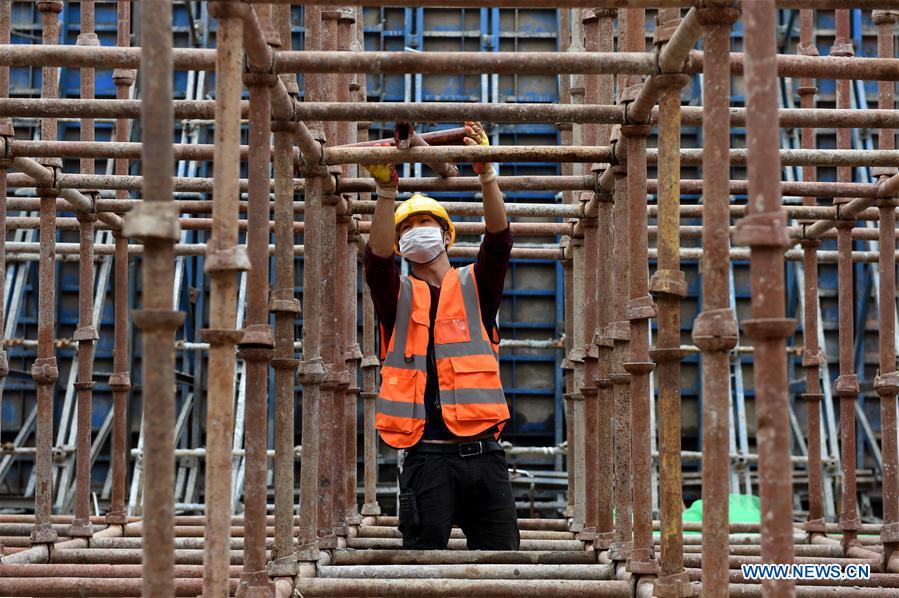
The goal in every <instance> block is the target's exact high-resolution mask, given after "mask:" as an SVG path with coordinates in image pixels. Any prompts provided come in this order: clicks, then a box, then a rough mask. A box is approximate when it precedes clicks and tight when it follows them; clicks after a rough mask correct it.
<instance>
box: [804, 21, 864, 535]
mask: <svg viewBox="0 0 899 598" xmlns="http://www.w3.org/2000/svg"><path fill="white" fill-rule="evenodd" d="M831 54H834V55H837V56H843V57H848V58H851V57H853V56H854V50H853V44H852V38H851V33H850V25H849V12H848V11H846V10H839V11H837V13H836V37H835V38H834V43H833V47H832V48H831ZM836 85H837V89H836V102H837V107H839V108H848V107H849V106H850V103H851V82H850V81H848V80H846V79H840V80H838V81H837V84H836ZM846 133H847V131H843V130H839V131H837V147H838V148H841V149H844V148H845V149H848V148H850V147H851V144H852V138H851V135H847V134H846ZM837 180H838V181H840V182H844V183H845V182H849V181H851V180H852V170H851V169H850V168H846V167H843V168H838V169H837ZM857 201H858V200H856V202H857ZM871 203H873V202H871ZM847 207H848V206H847ZM866 207H867V206H866ZM841 208H842V206H838V207H837V214H838V216H839V218H840V219H839V220H837V222H836V228H837V252H838V254H839V261H838V262H837V278H838V283H839V284H838V291H837V292H838V308H839V322H840V326H839V335H838V339H839V357H840V363H839V368H840V370H839V372H840V373H839V376H837V379H836V381H835V382H834V394H835V395H836V396H838V397H839V399H840V448H841V455H840V465H841V467H842V474H843V475H842V482H843V487H842V496H841V501H840V531H841V532H842V534H843V535H842V539H841V543H842V545H843V550H844V551H847V552H848V550H849V549H850V548H851V547H853V546H854V545H855V544H856V538H857V535H858V526H859V524H860V523H861V521H860V520H859V515H858V505H857V496H856V473H855V461H856V451H855V442H856V430H855V401H856V399H857V398H858V393H859V385H858V376H857V375H856V373H855V359H854V346H855V329H854V312H855V305H854V289H853V281H852V276H853V275H852V270H853V266H852V257H851V256H852V238H851V236H850V234H849V231H850V230H851V228H852V225H853V224H854V222H853V221H852V220H851V218H852V216H851V214H847V213H845V212H847V211H850V210H845V211H844V210H842V209H841ZM809 228H812V227H809ZM850 468H851V470H850Z"/></svg>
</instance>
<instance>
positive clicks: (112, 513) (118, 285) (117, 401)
mask: <svg viewBox="0 0 899 598" xmlns="http://www.w3.org/2000/svg"><path fill="white" fill-rule="evenodd" d="M116 8H117V15H116V16H117V24H116V27H117V29H116V38H117V40H116V42H117V45H118V46H119V47H124V46H128V45H129V44H130V39H131V4H130V3H129V2H120V3H118V4H117V5H116ZM134 80H135V72H134V71H125V70H118V71H116V72H115V73H114V74H113V82H114V83H115V86H116V98H117V99H119V100H124V99H126V98H128V96H129V90H130V88H131V85H132V84H133V83H134ZM129 125H130V123H129V122H128V120H127V119H126V118H119V119H117V120H116V124H115V140H116V141H117V142H119V143H123V142H126V141H128V136H129V134H130V126H129ZM114 168H115V175H116V176H125V175H127V174H128V160H126V159H121V160H116V161H115V166H114ZM127 199H128V192H127V191H125V190H117V191H116V201H118V202H121V201H124V200H127ZM94 206H95V207H96V202H94ZM114 237H115V260H114V267H115V272H114V274H113V276H114V291H113V293H114V295H113V310H114V312H115V324H114V331H113V337H114V343H113V368H112V369H113V372H112V374H110V376H109V387H110V389H111V390H112V397H113V424H112V428H113V430H112V488H111V496H110V501H109V511H108V512H107V514H106V522H107V523H109V524H119V525H123V524H124V523H125V521H126V519H125V476H126V463H127V462H128V456H127V455H126V454H125V451H126V450H127V448H126V445H127V442H128V436H127V429H126V427H127V423H126V415H127V413H126V411H127V400H128V392H129V391H130V390H131V377H130V373H129V371H128V315H129V309H128V238H127V237H125V236H124V235H122V232H121V229H119V230H117V231H116V232H115V233H114Z"/></svg>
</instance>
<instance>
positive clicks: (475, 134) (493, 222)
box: [462, 121, 509, 233]
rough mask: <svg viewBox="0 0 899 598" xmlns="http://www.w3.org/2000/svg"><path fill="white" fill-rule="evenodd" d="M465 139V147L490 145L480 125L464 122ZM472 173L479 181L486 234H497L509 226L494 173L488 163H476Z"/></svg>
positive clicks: (491, 165)
mask: <svg viewBox="0 0 899 598" xmlns="http://www.w3.org/2000/svg"><path fill="white" fill-rule="evenodd" d="M465 129H466V135H467V136H466V137H464V138H463V139H462V141H463V143H465V145H490V140H489V139H488V137H487V133H485V132H484V128H483V127H482V126H481V123H478V122H473V121H466V123H465ZM473 166H474V171H475V172H476V173H478V176H479V177H480V179H481V191H482V193H483V197H484V225H485V226H486V227H487V232H490V233H499V232H502V231H504V230H506V228H507V227H508V226H509V220H508V219H507V218H506V204H505V203H504V202H503V194H502V192H501V191H500V190H499V185H498V184H497V182H496V171H495V170H493V164H491V163H490V162H483V163H481V162H476V163H475V164H474V165H473Z"/></svg>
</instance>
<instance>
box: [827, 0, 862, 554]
mask: <svg viewBox="0 0 899 598" xmlns="http://www.w3.org/2000/svg"><path fill="white" fill-rule="evenodd" d="M831 54H833V55H835V56H841V57H846V58H852V57H853V56H854V54H855V52H854V50H853V47H852V38H851V33H850V26H849V11H847V10H838V11H837V12H836V37H835V38H834V43H833V47H832V48H831ZM836 86H837V89H836V102H837V107H838V108H849V106H850V104H851V99H852V98H851V81H849V80H848V79H839V80H838V81H837V83H836ZM837 147H838V148H839V149H849V148H851V147H852V136H851V131H848V130H842V129H841V130H838V131H837ZM837 180H838V181H839V182H842V183H847V182H850V181H851V180H852V169H851V168H848V167H840V168H837ZM837 214H838V215H839V216H840V218H841V220H838V221H837V222H836V229H837V253H838V255H839V260H838V262H837V279H838V283H839V284H838V308H839V322H840V326H839V336H838V339H839V356H840V374H839V376H837V379H836V381H835V383H834V391H835V393H834V394H836V395H837V396H838V397H839V398H840V448H841V455H840V464H841V466H842V473H843V476H842V482H843V487H842V497H841V502H840V531H842V533H843V536H842V539H841V542H842V545H843V550H844V551H847V552H848V550H849V549H850V548H851V547H853V546H854V545H855V544H856V539H857V535H858V526H859V524H860V521H859V516H858V505H857V496H856V477H855V476H856V474H855V459H856V451H855V442H856V431H855V401H856V399H857V398H858V393H859V387H858V377H857V375H856V374H855V366H854V363H855V359H854V345H855V331H854V321H853V320H854V312H855V306H854V303H853V296H854V292H853V282H852V269H853V266H852V237H851V235H850V231H851V229H852V225H853V224H854V222H853V221H852V220H850V218H851V216H850V215H848V214H846V213H845V211H844V210H841V208H840V207H838V211H837ZM850 468H851V470H850Z"/></svg>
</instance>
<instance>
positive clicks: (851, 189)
mask: <svg viewBox="0 0 899 598" xmlns="http://www.w3.org/2000/svg"><path fill="white" fill-rule="evenodd" d="M604 172H605V171H603V173H604ZM609 179H611V175H609ZM496 180H497V181H498V184H500V185H502V186H503V187H502V188H503V189H507V190H510V191H544V190H546V191H592V190H595V189H597V188H599V189H601V190H604V191H608V192H611V185H608V188H607V186H606V185H604V184H603V175H600V176H599V177H596V176H592V175H591V176H533V177H531V176H499V177H497V179H496ZM646 183H647V190H648V191H649V192H650V193H656V192H657V191H658V181H656V180H655V179H648V180H647V181H646ZM702 183H703V181H702V180H697V179H682V180H681V181H680V186H681V192H682V193H694V194H699V193H702ZM8 184H9V186H10V187H33V186H34V185H35V181H34V179H32V178H31V177H28V176H26V175H23V174H20V173H12V174H10V175H9V176H8ZM142 184H143V177H140V176H126V175H92V176H84V175H78V174H59V175H58V176H57V177H56V185H57V186H58V187H61V188H62V189H63V190H64V189H66V188H67V187H69V188H76V189H79V188H82V189H95V190H96V189H113V190H132V191H139V190H140V189H141V185H142ZM294 184H295V186H296V188H297V190H302V189H303V187H304V186H305V180H304V179H301V178H300V179H294ZM174 185H175V189H176V190H178V191H198V192H199V191H212V179H211V178H204V177H196V178H186V177H176V178H175V180H174ZM479 186H480V181H479V180H478V179H477V177H455V178H451V179H447V178H442V177H416V178H402V179H400V180H399V190H400V191H414V190H420V191H477V190H479V188H480V187H479ZM747 186H748V182H747V181H745V180H732V181H730V190H731V193H735V194H743V195H745V194H746V190H747ZM375 187H376V185H375V181H374V179H369V178H354V177H348V178H345V179H341V180H340V191H342V192H352V191H357V192H365V191H374V190H375ZM246 189H247V180H246V179H241V191H246ZM781 189H782V192H783V193H784V194H785V195H795V196H803V195H812V196H817V197H828V198H829V197H853V198H861V197H880V195H879V194H878V186H877V185H874V184H870V183H835V182H797V181H782V182H781ZM7 201H10V202H27V201H28V198H23V197H10V198H7ZM108 201H109V200H105V199H99V200H97V201H96V202H95V204H94V206H95V208H96V209H97V210H98V211H100V212H103V211H109V206H110V205H112V204H110V203H108ZM203 204H205V205H207V206H209V205H211V204H210V203H209V202H203V203H201V204H199V205H203ZM22 205H24V204H22ZM122 205H128V204H122ZM178 205H185V204H178ZM186 205H191V204H186ZM593 206H594V201H591V202H590V203H588V206H587V207H588V211H587V213H588V214H592V211H591V210H593V209H595V208H594V207H593ZM245 207H246V203H245V202H242V203H241V208H245ZM510 207H515V206H514V205H513V206H510ZM795 207H796V206H785V209H787V210H793V209H794V208H795ZM744 208H745V206H731V209H732V210H738V211H739V210H743V209H744ZM10 209H18V208H12V207H10ZM23 209H25V208H23ZM649 209H650V210H653V209H655V206H650V207H649ZM685 209H701V207H700V206H687V207H685ZM818 209H819V210H821V209H823V210H830V211H831V213H833V208H824V207H821V208H818ZM868 213H869V212H867V211H864V210H863V211H862V212H859V214H858V218H859V219H862V218H870V217H869V216H867V215H866V214H868ZM871 213H876V210H874V211H873V212H871Z"/></svg>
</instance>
